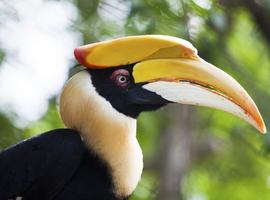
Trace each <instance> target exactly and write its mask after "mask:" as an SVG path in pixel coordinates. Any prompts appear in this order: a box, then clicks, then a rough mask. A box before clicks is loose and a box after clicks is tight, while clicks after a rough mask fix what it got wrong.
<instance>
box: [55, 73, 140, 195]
mask: <svg viewBox="0 0 270 200" xmlns="http://www.w3.org/2000/svg"><path fill="white" fill-rule="evenodd" d="M77 97H79V98H78V99H77ZM60 112H61V116H62V119H63V121H64V123H65V124H66V125H67V126H68V127H70V128H73V129H76V130H77V131H79V132H80V133H81V136H82V138H83V140H84V142H85V144H86V146H87V148H88V149H89V150H91V151H93V152H95V153H96V154H97V155H98V156H99V157H100V158H101V159H102V160H103V161H104V162H105V163H106V164H107V165H108V166H109V169H110V170H111V174H112V181H113V184H114V189H115V193H116V194H117V195H118V196H129V195H130V194H131V193H132V192H133V191H134V190H135V188H136V186H137V184H138V182H139V180H140V177H141V173H142V168H143V157H142V152H141V148H140V146H139V144H138V141H137V139H136V119H133V118H130V117H128V116H125V115H123V114H122V113H119V112H118V111H117V110H115V109H114V108H113V107H112V106H111V104H110V103H109V102H108V101H107V100H106V99H105V98H103V97H102V96H100V95H99V94H98V93H97V92H96V90H95V88H94V87H93V86H92V84H91V79H90V77H89V75H88V74H86V73H84V72H80V73H78V74H77V75H75V76H74V77H73V78H72V79H71V80H69V82H68V83H67V84H66V86H65V88H64V90H63V92H62V95H61V99H60Z"/></svg>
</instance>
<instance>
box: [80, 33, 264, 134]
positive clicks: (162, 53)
mask: <svg viewBox="0 0 270 200" xmlns="http://www.w3.org/2000/svg"><path fill="white" fill-rule="evenodd" d="M75 56H76V58H77V60H78V61H79V63H80V64H83V65H84V66H86V67H89V68H107V67H117V66H123V65H128V64H135V65H134V67H133V78H134V81H135V83H145V84H144V86H143V87H144V89H146V90H149V91H151V92H155V93H156V94H158V95H160V96H161V97H162V98H164V99H166V100H168V101H171V102H177V103H183V104H194V105H202V106H208V107H214V108H218V109H221V110H224V111H226V112H229V113H232V114H234V115H236V116H238V117H240V118H241V119H243V120H245V121H247V122H248V123H249V124H251V125H252V126H254V127H255V128H257V129H258V130H259V131H260V132H261V133H266V128H265V124H264V121H263V119H262V117H261V115H260V112H259V111H258V109H257V106H256V104H255V103H254V102H253V100H252V98H251V97H250V96H249V95H248V93H247V92H246V91H245V90H244V88H243V87H242V86H241V85H240V84H239V83H238V82H237V81H236V80H235V79H234V78H232V77H231V76H230V75H228V74H227V73H225V72H224V71H222V70H221V69H219V68H217V67H215V66H214V65H212V64H210V63H207V62H206V61H204V60H203V59H201V58H200V57H199V56H198V55H197V50H196V49H195V48H194V47H193V46H192V44H191V43H189V42H187V41H185V40H182V39H179V38H174V37H170V36H159V35H154V36H153V35H147V36H131V37H125V38H120V39H115V40H109V41H105V42H100V43H94V44H90V45H86V46H82V47H79V48H77V49H75Z"/></svg>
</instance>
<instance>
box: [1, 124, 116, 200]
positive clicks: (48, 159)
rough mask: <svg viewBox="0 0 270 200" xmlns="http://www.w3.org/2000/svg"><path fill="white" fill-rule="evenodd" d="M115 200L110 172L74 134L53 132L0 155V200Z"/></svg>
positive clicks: (13, 147) (67, 130)
mask: <svg viewBox="0 0 270 200" xmlns="http://www.w3.org/2000/svg"><path fill="white" fill-rule="evenodd" d="M17 196H21V197H23V200H37V199H38V200H69V199H70V200H75V199H78V200H89V199H93V200H94V199H95V200H118V199H121V198H117V197H116V196H115V195H114V193H113V184H112V179H111V175H110V171H109V169H108V167H107V166H106V165H105V163H104V162H103V161H102V160H100V159H99V157H98V156H96V155H95V154H94V153H93V152H89V150H88V149H86V147H85V146H84V143H83V142H82V140H81V137H80V135H79V133H78V132H76V131H74V130H72V129H57V130H53V131H49V132H46V133H43V134H41V135H39V136H37V137H34V138H31V139H29V140H26V141H23V142H21V143H19V144H17V145H14V146H12V147H10V148H8V149H6V150H4V151H3V152H2V153H1V154H0V199H1V200H7V199H10V198H16V197H17Z"/></svg>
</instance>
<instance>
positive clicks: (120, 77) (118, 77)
mask: <svg viewBox="0 0 270 200" xmlns="http://www.w3.org/2000/svg"><path fill="white" fill-rule="evenodd" d="M110 78H111V79H112V80H113V81H114V82H115V83H116V85H117V86H119V87H123V88H125V87H127V86H128V84H129V82H130V74H129V71H128V70H125V69H118V70H115V71H114V72H113V73H112V75H111V76H110Z"/></svg>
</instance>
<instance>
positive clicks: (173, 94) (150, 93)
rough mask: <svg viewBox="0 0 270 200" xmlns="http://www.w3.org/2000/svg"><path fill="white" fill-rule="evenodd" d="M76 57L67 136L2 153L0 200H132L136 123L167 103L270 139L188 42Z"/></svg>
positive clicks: (64, 100)
mask: <svg viewBox="0 0 270 200" xmlns="http://www.w3.org/2000/svg"><path fill="white" fill-rule="evenodd" d="M74 54H75V57H76V59H77V61H78V62H79V64H81V65H83V66H84V67H85V69H84V70H82V71H80V72H78V73H77V74H75V75H74V76H73V77H71V79H70V80H68V81H67V83H66V85H65V86H64V88H63V91H62V93H61V95H60V115H61V118H62V120H63V122H64V124H65V125H66V127H67V128H66V129H57V130H52V131H49V132H46V133H43V134H41V135H39V136H36V137H33V138H31V139H28V140H26V141H22V142H21V143H18V144H16V145H14V146H12V147H10V148H8V149H6V150H4V151H2V153H1V154H0V199H1V200H6V199H16V198H17V197H20V198H21V197H22V199H23V200H24V199H26V200H75V199H76V200H77V199H78V200H90V199H91V200H93V199H95V200H122V199H128V197H129V196H130V195H131V194H132V192H133V191H134V190H135V188H136V186H137V184H138V182H139V180H140V177H141V173H142V169H143V155H142V151H141V148H140V146H139V144H138V141H137V139H136V119H137V117H138V116H139V114H140V113H141V112H143V111H152V110H156V109H158V108H160V107H162V106H164V105H166V104H169V103H182V104H193V105H201V106H208V107H213V108H217V109H221V110H224V111H226V112H229V113H232V114H234V115H236V116H238V117H240V118H241V119H243V120H245V121H246V122H248V123H249V124H251V125H252V126H254V127H255V128H256V129H258V130H259V131H260V132H262V133H265V132H266V128H265V125H264V122H263V119H262V117H261V115H260V113H259V111H258V109H257V107H256V105H255V103H254V102H253V100H252V99H251V97H250V96H249V95H248V93H247V92H246V91H245V90H244V89H243V88H242V86H241V85H240V84H239V83H238V82H237V81H236V80H235V79H234V78H232V77H231V76H230V75H228V74H227V73H225V72H224V71H222V70H220V69H219V68H217V67H215V66H214V65H212V64H210V63H208V62H206V61H204V60H203V59H202V58H200V57H199V56H198V54H197V50H196V49H195V48H194V47H193V45H192V44H191V43H189V42H188V41H186V40H183V39H180V38H176V37H171V36H163V35H142V36H129V37H123V38H118V39H112V40H108V41H104V42H97V43H93V44H89V45H85V46H81V47H78V48H76V49H75V50H74Z"/></svg>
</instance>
